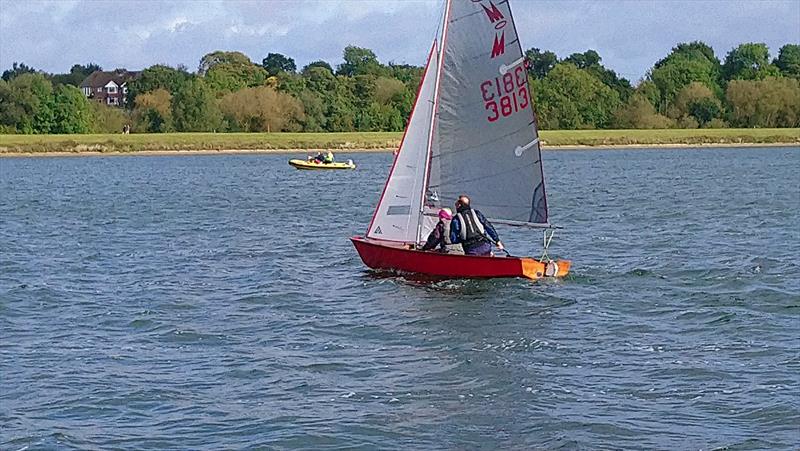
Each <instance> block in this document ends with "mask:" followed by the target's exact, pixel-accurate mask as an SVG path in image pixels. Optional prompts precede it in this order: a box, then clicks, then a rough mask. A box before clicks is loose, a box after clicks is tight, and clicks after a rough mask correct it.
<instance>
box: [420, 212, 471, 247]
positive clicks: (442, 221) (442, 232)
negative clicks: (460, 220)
mask: <svg viewBox="0 0 800 451" xmlns="http://www.w3.org/2000/svg"><path fill="white" fill-rule="evenodd" d="M452 220H453V212H452V211H450V209H449V208H442V209H441V210H439V222H437V223H436V227H434V228H433V230H432V231H431V233H430V235H428V240H427V241H426V242H425V245H424V246H422V250H423V251H430V250H433V249H436V248H439V249H438V251H439V252H446V253H451V254H463V253H464V251H463V249H462V247H461V245H460V244H453V243H452V242H451V241H450V221H452Z"/></svg>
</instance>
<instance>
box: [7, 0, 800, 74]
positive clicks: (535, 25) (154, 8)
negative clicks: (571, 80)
mask: <svg viewBox="0 0 800 451" xmlns="http://www.w3.org/2000/svg"><path fill="white" fill-rule="evenodd" d="M512 8H513V10H514V17H515V20H516V22H517V28H518V30H519V32H520V37H521V40H522V43H523V46H524V47H525V48H530V47H538V48H541V49H548V50H552V51H555V52H556V53H557V54H558V55H559V56H560V57H565V56H568V55H569V54H570V53H573V52H582V51H584V50H586V49H589V48H593V49H595V50H597V51H598V52H599V53H600V55H601V56H602V57H603V62H604V63H605V64H606V66H607V67H610V68H612V69H614V70H616V71H617V72H619V73H620V74H621V75H623V76H625V77H627V78H630V79H632V80H634V81H635V80H637V79H638V78H640V77H641V76H642V75H643V74H644V73H645V72H646V71H647V70H648V69H649V68H650V67H651V66H652V64H653V63H654V62H655V61H656V60H658V59H660V58H662V57H664V56H665V55H666V54H667V53H668V52H669V50H670V49H671V48H672V47H674V46H675V45H676V44H677V43H678V42H685V41H693V40H703V41H705V42H707V43H708V44H710V45H711V46H712V47H714V49H715V50H716V51H717V55H718V56H719V57H720V59H723V58H724V56H725V54H726V53H727V52H728V51H729V50H730V49H731V48H732V47H734V46H735V45H738V44H740V43H743V42H766V43H767V44H768V45H769V46H770V49H771V50H772V52H773V54H776V53H777V50H778V48H779V47H780V46H782V45H783V44H786V43H797V42H800V26H798V24H800V2H798V1H796V0H762V1H758V2H755V1H743V0H723V1H719V0H716V1H712V0H672V1H626V0H608V1H584V0H567V1H564V0H558V1H556V0H541V1H531V0H516V1H513V2H512ZM441 12H442V2H440V1H425V0H317V1H312V0H299V1H298V0H294V1H289V0H287V1H283V0H273V1H234V0H231V1H223V0H184V1H133V0H116V1H111V0H69V1H65V0H56V1H50V0H0V69H5V68H8V67H10V66H11V64H12V62H14V61H23V62H25V63H26V64H28V65H31V66H33V67H36V68H40V69H43V70H46V71H49V72H65V71H68V70H69V68H70V67H71V66H72V65H73V64H76V63H87V62H96V63H99V64H100V65H101V66H103V67H105V68H109V69H110V68H115V67H126V68H128V69H141V68H144V67H147V66H150V65H152V64H156V63H167V64H171V65H177V64H183V65H186V66H187V67H189V68H192V69H193V68H195V67H197V64H198V61H199V60H200V58H201V57H202V56H203V55H204V54H206V53H208V52H211V51H215V50H238V51H242V52H244V53H245V54H247V55H249V56H250V57H251V58H252V59H253V60H254V61H256V62H260V61H261V59H262V58H263V57H264V56H266V54H267V53H270V52H279V53H283V54H285V55H288V56H291V57H293V58H294V59H295V60H296V61H297V63H298V66H302V65H304V64H307V63H309V62H311V61H314V60H317V59H324V60H326V61H329V62H330V63H332V64H333V65H335V64H337V63H339V62H340V61H341V54H342V50H343V49H344V47H345V46H347V45H350V44H353V45H358V46H362V47H368V48H370V49H373V50H374V51H375V52H376V54H377V55H378V57H379V58H380V59H381V61H384V62H388V61H395V62H401V63H403V62H404V63H409V64H418V65H421V64H422V63H423V62H424V58H425V56H426V54H427V49H428V46H429V44H430V41H431V40H432V39H433V36H434V35H435V33H436V30H437V27H438V25H439V23H438V22H439V18H440V16H441Z"/></svg>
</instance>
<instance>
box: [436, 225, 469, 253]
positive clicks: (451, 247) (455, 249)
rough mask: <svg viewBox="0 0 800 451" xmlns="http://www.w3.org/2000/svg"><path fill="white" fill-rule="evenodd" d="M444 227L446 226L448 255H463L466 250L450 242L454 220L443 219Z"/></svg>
mask: <svg viewBox="0 0 800 451" xmlns="http://www.w3.org/2000/svg"><path fill="white" fill-rule="evenodd" d="M441 221H442V225H443V226H444V247H445V249H446V250H447V253H448V254H463V253H464V248H463V247H462V246H461V245H460V244H453V242H452V241H450V224H452V222H453V221H452V220H449V219H442V220H441Z"/></svg>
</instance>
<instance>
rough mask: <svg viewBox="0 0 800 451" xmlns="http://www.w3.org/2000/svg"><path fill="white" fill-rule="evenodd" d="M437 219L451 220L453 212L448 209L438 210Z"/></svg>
mask: <svg viewBox="0 0 800 451" xmlns="http://www.w3.org/2000/svg"><path fill="white" fill-rule="evenodd" d="M439 219H453V212H452V211H451V210H450V209H449V208H442V209H441V210H439Z"/></svg>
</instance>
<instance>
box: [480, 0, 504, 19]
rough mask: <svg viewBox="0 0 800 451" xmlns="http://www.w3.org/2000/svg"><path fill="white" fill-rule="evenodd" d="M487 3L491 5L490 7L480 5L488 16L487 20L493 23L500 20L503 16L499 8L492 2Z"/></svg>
mask: <svg viewBox="0 0 800 451" xmlns="http://www.w3.org/2000/svg"><path fill="white" fill-rule="evenodd" d="M489 5H491V8H487V7H486V5H481V6H482V7H483V10H484V11H486V15H487V16H489V20H490V21H491V22H492V23H495V22H497V21H498V20H502V19H504V18H505V17H503V13H501V12H500V10H499V9H497V5H495V4H494V3H492V2H489Z"/></svg>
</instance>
